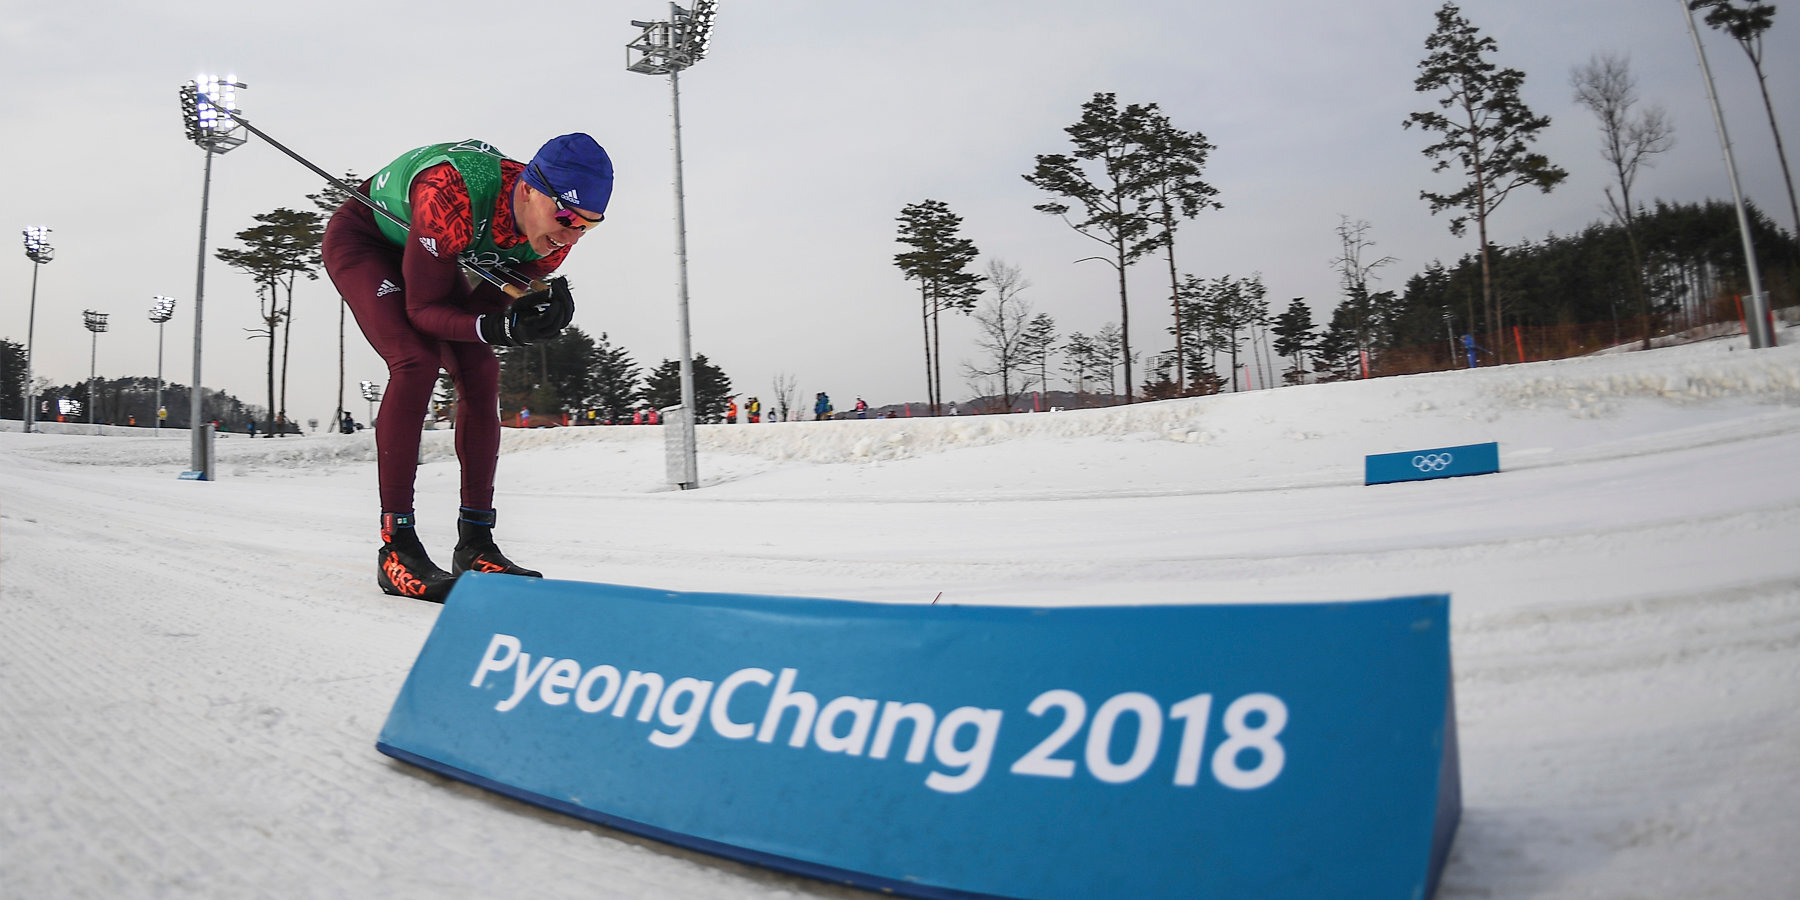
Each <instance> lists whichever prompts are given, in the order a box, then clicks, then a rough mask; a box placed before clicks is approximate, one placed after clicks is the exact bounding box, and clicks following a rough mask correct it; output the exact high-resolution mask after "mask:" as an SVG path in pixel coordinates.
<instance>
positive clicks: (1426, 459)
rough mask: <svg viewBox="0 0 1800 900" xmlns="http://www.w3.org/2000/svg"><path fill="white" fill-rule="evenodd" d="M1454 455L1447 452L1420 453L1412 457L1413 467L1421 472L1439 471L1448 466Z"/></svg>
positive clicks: (1453, 460)
mask: <svg viewBox="0 0 1800 900" xmlns="http://www.w3.org/2000/svg"><path fill="white" fill-rule="evenodd" d="M1455 461H1456V457H1455V456H1453V455H1451V454H1449V453H1421V454H1419V455H1418V456H1415V457H1413V461H1412V462H1413V468H1415V469H1418V470H1419V471H1421V472H1439V471H1442V470H1444V469H1447V468H1449V467H1450V464H1451V463H1453V462H1455Z"/></svg>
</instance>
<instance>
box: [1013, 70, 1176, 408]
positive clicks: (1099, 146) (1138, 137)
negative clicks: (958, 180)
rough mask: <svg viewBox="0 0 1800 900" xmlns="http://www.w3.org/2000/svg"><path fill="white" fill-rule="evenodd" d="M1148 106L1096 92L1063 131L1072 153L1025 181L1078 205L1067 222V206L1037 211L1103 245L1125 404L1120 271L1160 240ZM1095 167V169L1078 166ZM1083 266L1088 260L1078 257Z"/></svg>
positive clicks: (1049, 161) (1124, 298) (1126, 303)
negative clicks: (1150, 202)
mask: <svg viewBox="0 0 1800 900" xmlns="http://www.w3.org/2000/svg"><path fill="white" fill-rule="evenodd" d="M1153 111H1154V110H1153V108H1147V107H1143V106H1138V105H1135V104H1134V105H1132V106H1128V107H1126V108H1125V109H1124V110H1122V111H1121V110H1120V109H1119V105H1118V100H1117V98H1116V97H1115V96H1114V95H1112V94H1105V93H1101V94H1095V95H1094V96H1093V99H1091V100H1089V101H1088V102H1087V103H1085V104H1083V105H1082V107H1081V120H1080V121H1078V122H1076V123H1075V124H1074V125H1071V126H1069V127H1068V128H1065V129H1063V130H1064V131H1065V132H1067V133H1068V135H1069V137H1070V138H1071V139H1072V141H1073V142H1074V144H1075V152H1074V154H1073V155H1065V154H1061V153H1053V154H1040V155H1039V156H1038V157H1037V167H1036V168H1035V169H1033V171H1032V172H1031V174H1029V175H1025V176H1023V177H1024V179H1025V180H1026V182H1028V183H1030V184H1031V185H1032V186H1033V187H1036V188H1038V189H1040V190H1042V191H1044V192H1046V193H1048V194H1052V195H1054V196H1058V197H1064V198H1067V199H1069V200H1072V201H1074V202H1075V203H1077V204H1080V206H1081V210H1082V212H1081V218H1079V219H1071V218H1070V217H1069V213H1070V212H1071V210H1072V209H1073V207H1072V206H1071V205H1070V204H1068V203H1064V202H1061V201H1051V202H1049V203H1040V204H1038V205H1036V206H1034V207H1032V208H1033V209H1036V210H1037V211H1039V212H1042V213H1045V214H1048V215H1053V216H1058V217H1060V218H1061V219H1062V220H1063V221H1064V222H1066V223H1067V224H1068V225H1069V227H1070V228H1073V229H1075V231H1076V232H1077V233H1079V234H1081V235H1082V236H1083V237H1086V238H1089V239H1090V240H1093V241H1096V242H1098V243H1101V244H1104V245H1106V247H1107V249H1108V252H1109V253H1110V254H1111V255H1110V257H1102V256H1094V257H1088V259H1098V260H1100V261H1102V262H1105V263H1106V264H1108V265H1110V266H1112V267H1113V269H1114V271H1115V272H1117V273H1118V277H1119V327H1120V331H1121V334H1122V335H1123V336H1124V341H1123V347H1122V353H1123V356H1124V359H1125V393H1126V396H1125V402H1127V403H1129V402H1131V358H1132V354H1131V338H1130V333H1131V303H1130V297H1129V294H1128V291H1127V290H1126V283H1125V271H1126V269H1127V268H1128V267H1129V266H1130V265H1131V264H1132V263H1134V262H1136V261H1137V260H1139V259H1141V258H1142V257H1143V256H1144V255H1145V254H1147V253H1149V252H1150V251H1152V250H1154V249H1156V248H1157V247H1158V246H1160V244H1159V240H1160V237H1159V236H1158V235H1156V234H1153V233H1152V231H1151V227H1152V218H1151V216H1150V214H1149V213H1148V212H1147V211H1146V210H1145V209H1144V204H1143V199H1144V197H1145V196H1146V194H1147V193H1148V192H1149V190H1150V186H1151V183H1152V178H1151V176H1150V174H1149V172H1150V171H1151V167H1150V166H1149V164H1148V162H1147V161H1146V159H1145V157H1146V155H1147V154H1148V153H1149V151H1148V150H1147V149H1146V147H1145V144H1144V141H1145V120H1146V117H1147V116H1148V115H1149V114H1150V113H1151V112H1153ZM1084 163H1094V164H1096V166H1095V167H1092V168H1090V167H1088V166H1084V165H1083V164H1084ZM1083 261H1084V262H1085V261H1086V260H1083Z"/></svg>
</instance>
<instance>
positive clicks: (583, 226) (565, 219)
mask: <svg viewBox="0 0 1800 900" xmlns="http://www.w3.org/2000/svg"><path fill="white" fill-rule="evenodd" d="M531 171H532V174H534V175H536V176H537V177H538V180H539V181H541V182H543V183H544V186H545V187H547V188H549V189H550V199H552V200H555V201H556V221H557V222H558V223H559V224H561V225H562V227H564V228H573V229H575V230H576V231H586V230H588V229H589V228H591V227H593V226H595V225H598V224H600V223H601V222H604V221H606V216H605V214H601V215H600V216H597V217H595V218H592V219H590V218H588V217H587V216H584V215H582V214H581V213H580V212H578V211H576V209H575V207H573V206H570V205H569V204H567V203H564V202H563V199H562V191H559V190H557V189H556V185H554V184H551V183H550V179H548V178H545V177H544V170H543V169H540V168H538V167H537V165H536V164H533V165H532V167H531Z"/></svg>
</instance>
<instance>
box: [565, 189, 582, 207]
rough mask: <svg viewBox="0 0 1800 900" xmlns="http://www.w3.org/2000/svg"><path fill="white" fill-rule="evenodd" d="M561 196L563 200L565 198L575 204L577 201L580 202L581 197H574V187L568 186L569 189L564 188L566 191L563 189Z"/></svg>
mask: <svg viewBox="0 0 1800 900" xmlns="http://www.w3.org/2000/svg"><path fill="white" fill-rule="evenodd" d="M562 198H563V199H564V200H567V201H568V202H570V203H576V204H579V203H580V202H581V198H579V197H576V196H575V189H574V188H570V189H568V190H566V191H563V193H562Z"/></svg>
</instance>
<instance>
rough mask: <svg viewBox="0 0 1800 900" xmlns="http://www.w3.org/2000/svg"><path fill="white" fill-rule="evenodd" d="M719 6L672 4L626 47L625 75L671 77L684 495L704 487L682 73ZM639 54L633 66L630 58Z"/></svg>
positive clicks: (698, 54)
mask: <svg viewBox="0 0 1800 900" xmlns="http://www.w3.org/2000/svg"><path fill="white" fill-rule="evenodd" d="M717 6H718V4H716V3H714V2H713V0H699V2H697V3H695V4H694V8H693V9H692V10H691V11H690V10H686V9H683V8H681V7H680V6H679V5H677V4H675V3H670V4H669V21H667V22H639V21H635V20H634V21H633V22H632V23H631V25H632V27H634V28H642V29H643V30H644V32H643V34H640V35H638V38H637V40H635V41H632V42H631V43H629V44H626V45H625V51H626V53H625V58H626V60H627V65H626V66H625V69H626V71H629V72H637V73H639V74H641V75H667V76H669V96H670V102H671V108H672V110H673V112H674V119H675V256H676V260H677V264H678V265H677V268H678V271H679V275H678V276H677V290H678V292H679V297H680V301H679V302H680V305H679V313H678V318H679V320H680V323H681V406H682V409H683V412H684V415H682V416H681V417H680V420H679V421H678V422H674V423H666V424H671V425H674V426H676V427H678V428H680V429H681V431H682V434H681V443H682V454H681V458H680V466H679V471H678V472H677V467H676V466H675V465H674V463H675V462H676V460H673V459H671V460H670V462H671V466H670V471H671V473H674V474H672V475H671V478H670V480H671V481H673V482H675V484H676V485H677V486H678V487H680V488H681V489H682V490H690V489H692V488H697V487H699V486H700V475H699V470H700V469H699V463H698V461H697V459H696V454H695V450H694V420H695V418H696V416H697V415H698V412H699V411H698V410H697V409H696V404H695V402H694V352H693V340H692V330H691V329H690V328H689V325H688V276H687V203H686V198H685V197H684V196H683V194H682V190H681V70H683V69H686V68H688V67H689V66H692V65H693V64H695V63H697V62H699V61H700V60H701V59H702V58H704V57H705V56H706V49H707V46H708V44H709V43H710V42H711V41H712V23H713V15H714V13H715V11H716V9H717ZM633 52H636V53H638V54H640V56H639V58H638V59H637V60H636V61H635V62H632V61H631V59H632V53H633Z"/></svg>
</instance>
